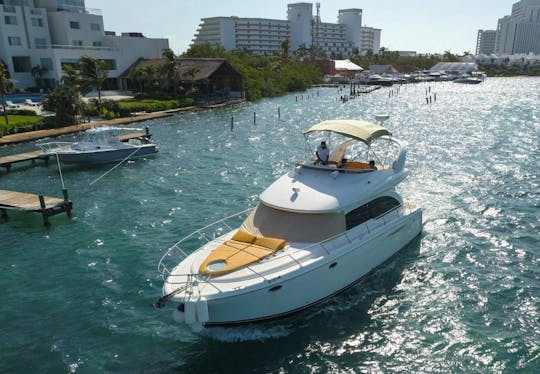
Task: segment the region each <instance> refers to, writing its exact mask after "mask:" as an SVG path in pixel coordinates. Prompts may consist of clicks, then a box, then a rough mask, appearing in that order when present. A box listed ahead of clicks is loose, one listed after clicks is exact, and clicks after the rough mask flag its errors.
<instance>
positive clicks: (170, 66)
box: [161, 48, 178, 94]
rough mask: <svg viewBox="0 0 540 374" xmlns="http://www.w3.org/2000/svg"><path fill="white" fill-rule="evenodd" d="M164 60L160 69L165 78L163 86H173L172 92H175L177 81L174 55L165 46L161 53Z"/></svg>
mask: <svg viewBox="0 0 540 374" xmlns="http://www.w3.org/2000/svg"><path fill="white" fill-rule="evenodd" d="M162 56H163V58H164V59H165V62H164V63H163V65H162V66H161V71H162V73H163V76H164V78H165V86H166V87H168V88H169V89H170V87H172V88H173V91H174V93H175V94H176V86H177V84H176V83H177V81H178V67H177V66H176V56H175V55H174V52H173V50H172V49H170V48H165V49H164V50H163V53H162Z"/></svg>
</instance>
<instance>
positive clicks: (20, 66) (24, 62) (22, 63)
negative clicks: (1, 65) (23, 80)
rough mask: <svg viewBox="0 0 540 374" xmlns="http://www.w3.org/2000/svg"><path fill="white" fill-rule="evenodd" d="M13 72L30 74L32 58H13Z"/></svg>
mask: <svg viewBox="0 0 540 374" xmlns="http://www.w3.org/2000/svg"><path fill="white" fill-rule="evenodd" d="M11 61H13V70H14V71H15V73H29V72H30V71H31V70H32V64H31V63H30V56H13V57H12V58H11Z"/></svg>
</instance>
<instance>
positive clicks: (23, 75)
mask: <svg viewBox="0 0 540 374" xmlns="http://www.w3.org/2000/svg"><path fill="white" fill-rule="evenodd" d="M3 3H4V4H3V5H2V6H1V7H0V37H1V40H2V42H1V43H0V59H1V60H2V61H4V63H5V64H6V66H7V69H8V72H9V75H10V77H11V78H12V79H14V80H15V83H16V86H17V88H18V89H26V88H29V87H32V86H38V85H40V86H43V87H47V88H53V87H55V86H56V85H58V83H59V82H60V80H61V78H62V75H63V71H62V69H63V66H64V65H65V64H73V63H76V62H77V61H78V60H79V59H80V57H82V56H84V55H87V56H90V57H92V58H95V59H101V60H104V61H105V62H106V63H107V64H108V67H109V69H110V70H109V77H110V78H109V80H108V82H107V84H106V87H105V88H108V89H117V88H122V87H119V84H120V82H119V80H118V79H117V78H118V76H119V75H120V74H121V73H122V72H123V71H124V70H126V69H127V68H128V67H129V66H130V65H131V64H133V63H134V62H135V61H136V60H137V59H139V58H156V57H160V56H161V54H162V51H163V49H164V48H168V46H169V43H168V41H167V39H150V38H145V37H143V36H142V34H140V33H123V34H122V35H121V36H116V34H115V33H113V32H106V31H104V24H103V17H102V16H101V12H100V11H99V10H95V9H89V8H86V7H85V3H84V0H30V1H28V0H12V1H9V2H8V1H4V2H3ZM37 66H39V67H41V68H42V69H44V73H43V74H41V76H40V77H34V76H33V74H32V70H35V69H33V68H35V67H37Z"/></svg>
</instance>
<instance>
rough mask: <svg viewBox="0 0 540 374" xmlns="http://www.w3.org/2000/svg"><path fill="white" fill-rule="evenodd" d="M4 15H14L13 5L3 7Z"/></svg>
mask: <svg viewBox="0 0 540 374" xmlns="http://www.w3.org/2000/svg"><path fill="white" fill-rule="evenodd" d="M3 8H4V12H5V13H15V7H14V6H13V5H4V7H3Z"/></svg>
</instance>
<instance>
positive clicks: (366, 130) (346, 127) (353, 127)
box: [304, 119, 392, 145]
mask: <svg viewBox="0 0 540 374" xmlns="http://www.w3.org/2000/svg"><path fill="white" fill-rule="evenodd" d="M315 131H332V132H335V133H338V134H341V135H345V136H349V137H351V138H354V139H358V140H360V141H362V142H364V143H366V144H368V145H369V143H371V142H372V141H373V140H374V139H377V138H379V137H381V136H383V135H392V133H391V132H390V131H388V129H386V128H384V127H382V126H379V125H375V124H373V123H369V122H365V121H358V120H354V119H333V120H329V121H322V122H321V123H318V124H316V125H313V126H311V127H310V128H309V129H308V130H307V131H306V132H304V135H306V134H308V133H310V132H315Z"/></svg>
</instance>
